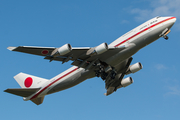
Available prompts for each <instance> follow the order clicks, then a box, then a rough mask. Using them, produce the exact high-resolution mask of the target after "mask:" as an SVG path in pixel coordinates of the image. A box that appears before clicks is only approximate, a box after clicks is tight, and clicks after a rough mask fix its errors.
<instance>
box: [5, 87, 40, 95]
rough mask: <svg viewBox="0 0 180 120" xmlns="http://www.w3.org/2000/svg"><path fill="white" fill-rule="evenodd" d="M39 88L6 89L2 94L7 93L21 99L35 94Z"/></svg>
mask: <svg viewBox="0 0 180 120" xmlns="http://www.w3.org/2000/svg"><path fill="white" fill-rule="evenodd" d="M39 89H40V88H15V89H6V90H5V91H4V92H8V93H11V94H14V95H18V96H21V97H28V96H30V95H32V94H34V93H35V92H37V91H38V90H39Z"/></svg>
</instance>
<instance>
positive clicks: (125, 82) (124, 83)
mask: <svg viewBox="0 0 180 120" xmlns="http://www.w3.org/2000/svg"><path fill="white" fill-rule="evenodd" d="M133 82H134V81H133V79H132V78H131V77H128V78H125V79H123V80H122V81H121V86H122V87H127V86H128V85H130V84H132V83H133Z"/></svg>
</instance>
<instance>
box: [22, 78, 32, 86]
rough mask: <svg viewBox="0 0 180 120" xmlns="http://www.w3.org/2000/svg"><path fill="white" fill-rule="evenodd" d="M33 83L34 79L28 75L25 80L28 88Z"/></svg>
mask: <svg viewBox="0 0 180 120" xmlns="http://www.w3.org/2000/svg"><path fill="white" fill-rule="evenodd" d="M32 83H33V79H32V78H31V77H27V78H26V79H25V81H24V85H25V87H27V88H29V87H31V85H32Z"/></svg>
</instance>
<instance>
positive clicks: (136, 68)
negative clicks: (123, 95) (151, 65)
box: [126, 62, 143, 75]
mask: <svg viewBox="0 0 180 120" xmlns="http://www.w3.org/2000/svg"><path fill="white" fill-rule="evenodd" d="M142 68H143V66H142V64H141V63H140V62H138V63H135V64H133V65H131V66H129V69H128V71H127V72H126V75H128V74H130V73H135V72H137V71H139V70H141V69H142Z"/></svg>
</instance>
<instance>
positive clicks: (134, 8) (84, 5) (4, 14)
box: [0, 0, 180, 120]
mask: <svg viewBox="0 0 180 120" xmlns="http://www.w3.org/2000/svg"><path fill="white" fill-rule="evenodd" d="M179 6H180V1H179V0H173V1H171V0H138V1H132V0H126V1H119V0H113V1H110V0H99V1H96V0H91V1H86V0H76V1H75V0H68V1H62V0H61V1H60V0H54V1H49V0H31V1H24V0H16V1H14V0H8V1H7V0H1V1H0V22H1V24H0V40H1V47H0V51H1V53H2V54H1V62H0V64H1V67H0V76H1V84H0V91H1V92H0V95H1V99H0V105H1V108H0V113H1V116H0V119H6V120H12V119H18V120H21V119H25V120H31V119H34V120H36V119H38V120H39V119H62V120H92V119H93V120H101V119H104V120H109V119H114V120H119V119H123V120H130V119H133V120H142V119H146V120H152V119H155V120H159V119H163V120H169V119H173V120H179V118H180V114H179V111H180V102H179V101H180V80H179V78H180V74H179V68H180V63H179V59H180V56H179V51H180V39H179V38H180V34H179V32H180V22H179V19H180V14H179V13H180V8H179ZM156 16H175V17H177V21H176V24H175V25H174V26H173V28H172V31H171V33H170V34H169V40H168V41H166V40H164V39H162V38H160V39H159V40H157V41H155V42H154V43H152V44H150V45H149V46H147V47H145V48H143V49H142V50H140V51H139V52H138V53H137V54H135V55H134V56H133V58H134V59H133V62H132V63H136V62H141V63H142V64H143V66H144V68H143V69H142V70H141V71H139V72H137V73H136V74H131V75H130V76H131V77H132V78H133V79H134V83H133V84H132V85H130V86H128V87H127V88H122V89H118V90H117V92H115V93H113V94H112V95H110V96H107V97H106V96H104V95H103V93H105V91H106V90H105V84H104V82H103V81H102V80H101V79H100V78H93V79H89V80H86V81H85V82H83V83H81V84H79V85H77V86H75V87H73V88H70V89H67V90H64V91H61V92H58V93H55V94H51V95H48V96H46V97H45V100H44V102H43V104H42V105H39V106H36V105H35V104H33V103H32V102H31V101H27V102H25V101H23V100H22V98H21V97H19V96H15V95H11V94H8V93H5V92H3V91H4V90H5V89H7V88H19V87H20V86H19V85H18V83H16V81H15V80H14V79H13V76H15V75H16V74H18V73H19V72H24V73H28V74H32V75H35V76H39V77H43V78H47V79H50V78H52V77H54V76H55V75H57V74H59V73H61V72H63V71H64V70H66V69H68V68H69V67H71V65H70V62H68V63H65V64H63V65H62V64H61V63H60V62H55V61H53V62H51V63H49V61H47V60H44V59H43V58H42V57H40V56H34V55H28V54H24V53H18V52H11V51H9V50H7V49H6V48H7V47H8V46H22V45H25V46H47V47H60V46H62V45H64V44H66V43H70V44H71V45H72V46H74V47H82V46H85V47H87V46H90V47H94V46H97V45H99V44H101V43H103V42H107V43H108V44H109V43H111V42H112V41H114V40H115V39H116V38H118V37H119V36H121V35H123V34H124V33H126V32H128V31H129V30H131V29H133V28H134V27H136V26H138V25H140V24H141V23H143V22H145V21H146V20H149V19H151V18H153V17H156Z"/></svg>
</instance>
